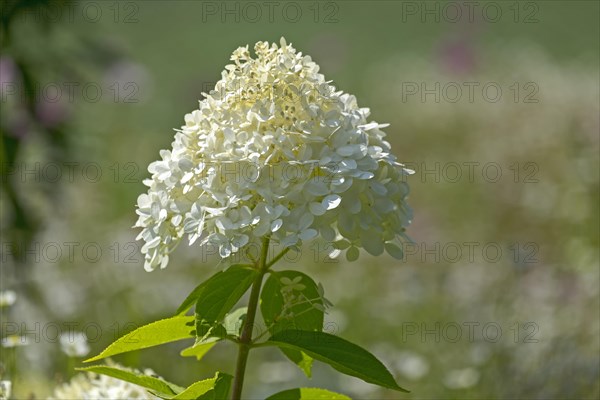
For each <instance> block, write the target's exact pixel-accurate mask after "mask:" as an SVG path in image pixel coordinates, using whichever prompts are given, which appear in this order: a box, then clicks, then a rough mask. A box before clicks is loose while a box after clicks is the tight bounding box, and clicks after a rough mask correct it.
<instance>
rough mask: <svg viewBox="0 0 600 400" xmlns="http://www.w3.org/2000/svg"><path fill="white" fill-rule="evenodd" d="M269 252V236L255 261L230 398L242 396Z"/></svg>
mask: <svg viewBox="0 0 600 400" xmlns="http://www.w3.org/2000/svg"><path fill="white" fill-rule="evenodd" d="M268 254H269V238H265V239H264V240H263V247H262V254H261V257H260V260H258V262H257V263H256V268H257V270H258V275H257V276H256V279H255V280H254V283H253V284H252V289H251V291H250V300H249V301H248V313H247V314H246V321H245V322H244V326H243V327H242V333H241V335H240V340H239V350H238V358H237V364H236V367H235V378H234V381H233V389H232V395H231V400H240V399H241V398H242V387H243V386H244V374H245V373H246V364H247V362H248V355H249V354H250V348H251V347H252V329H253V328H254V319H255V317H256V311H257V309H258V299H259V298H260V288H261V286H262V281H263V277H264V276H265V273H266V272H267V271H268V269H269V266H268V265H267V257H268Z"/></svg>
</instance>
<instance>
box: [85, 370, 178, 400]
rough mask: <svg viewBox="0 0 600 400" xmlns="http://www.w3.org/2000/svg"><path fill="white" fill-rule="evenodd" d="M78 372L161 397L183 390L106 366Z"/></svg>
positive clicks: (131, 372)
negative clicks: (128, 383) (141, 389)
mask: <svg viewBox="0 0 600 400" xmlns="http://www.w3.org/2000/svg"><path fill="white" fill-rule="evenodd" d="M77 370H78V371H86V372H94V373H97V374H102V375H108V376H112V377H113V378H117V379H120V380H122V381H126V382H130V383H133V384H136V385H139V386H142V387H145V388H147V389H151V390H154V391H156V392H159V393H160V394H163V395H168V396H174V395H176V394H177V393H179V392H181V391H182V390H183V388H182V387H179V386H177V385H175V384H173V383H170V382H166V381H163V380H162V379H159V378H155V377H152V376H148V375H144V374H141V373H136V372H133V371H128V370H124V369H121V368H114V367H109V366H106V365H94V366H92V367H87V368H77Z"/></svg>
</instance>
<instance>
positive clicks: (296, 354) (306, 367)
mask: <svg viewBox="0 0 600 400" xmlns="http://www.w3.org/2000/svg"><path fill="white" fill-rule="evenodd" d="M279 350H281V352H282V353H283V354H285V356H286V357H287V358H289V359H290V361H291V362H293V363H294V364H296V365H297V366H298V368H300V370H301V371H302V372H304V375H306V376H307V377H309V378H310V377H312V365H313V359H312V357H311V356H309V355H308V354H306V353H305V352H303V351H298V350H294V349H287V348H285V347H280V348H279Z"/></svg>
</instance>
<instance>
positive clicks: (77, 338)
mask: <svg viewBox="0 0 600 400" xmlns="http://www.w3.org/2000/svg"><path fill="white" fill-rule="evenodd" d="M60 348H61V350H62V352H63V353H65V354H66V355H67V356H69V357H85V356H86V355H88V353H89V352H90V346H89V345H88V339H87V336H86V335H85V333H83V332H63V333H61V335H60Z"/></svg>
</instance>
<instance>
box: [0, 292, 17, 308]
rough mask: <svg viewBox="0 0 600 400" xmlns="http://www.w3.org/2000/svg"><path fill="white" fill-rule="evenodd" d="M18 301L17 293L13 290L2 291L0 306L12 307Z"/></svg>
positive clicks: (0, 293)
mask: <svg viewBox="0 0 600 400" xmlns="http://www.w3.org/2000/svg"><path fill="white" fill-rule="evenodd" d="M16 301H17V294H16V293H15V292H14V291H13V290H3V291H0V308H2V307H10V306H12V305H13V304H15V302H16Z"/></svg>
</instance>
